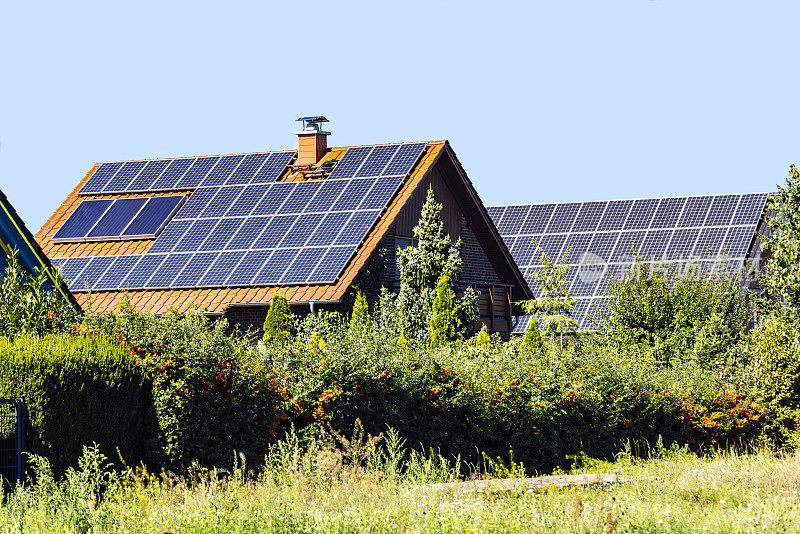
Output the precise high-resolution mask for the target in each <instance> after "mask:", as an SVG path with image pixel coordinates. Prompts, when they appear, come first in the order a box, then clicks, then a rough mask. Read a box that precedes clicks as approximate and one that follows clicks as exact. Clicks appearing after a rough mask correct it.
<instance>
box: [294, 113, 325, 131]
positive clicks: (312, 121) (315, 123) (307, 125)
mask: <svg viewBox="0 0 800 534" xmlns="http://www.w3.org/2000/svg"><path fill="white" fill-rule="evenodd" d="M297 121H298V122H299V121H303V130H319V125H320V124H321V123H323V122H329V121H328V119H326V118H325V117H323V116H322V115H314V116H310V117H300V118H299V119H297Z"/></svg>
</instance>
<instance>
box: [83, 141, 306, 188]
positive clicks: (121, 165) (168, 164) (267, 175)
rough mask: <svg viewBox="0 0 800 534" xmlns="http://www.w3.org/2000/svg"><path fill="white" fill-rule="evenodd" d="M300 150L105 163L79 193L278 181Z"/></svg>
mask: <svg viewBox="0 0 800 534" xmlns="http://www.w3.org/2000/svg"><path fill="white" fill-rule="evenodd" d="M296 155H297V152H296V151H283V152H264V153H259V154H248V155H243V154H239V155H232V156H222V157H218V156H209V157H201V158H180V159H157V160H148V161H125V162H114V163H103V164H101V165H100V167H99V168H98V169H97V170H96V171H95V172H94V174H92V176H90V177H89V180H87V181H86V183H85V184H84V186H83V187H82V188H81V190H80V191H79V192H78V194H79V195H90V194H102V193H135V192H148V191H174V190H176V189H194V188H195V187H201V186H212V185H225V184H239V185H246V184H259V183H269V182H274V181H276V180H277V179H278V178H279V177H280V175H281V174H282V173H283V171H284V170H285V169H286V166H287V165H289V164H290V163H291V162H292V160H293V159H294V158H295V156H296Z"/></svg>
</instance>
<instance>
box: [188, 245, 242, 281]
mask: <svg viewBox="0 0 800 534" xmlns="http://www.w3.org/2000/svg"><path fill="white" fill-rule="evenodd" d="M242 256H243V255H242V254H235V253H230V252H222V253H221V254H220V255H219V256H217V259H216V260H214V263H212V264H211V267H209V268H208V270H206V273H205V274H204V275H203V277H202V278H201V279H200V283H199V284H198V286H200V287H218V286H222V285H225V279H226V278H228V276H229V275H230V274H231V271H233V270H234V269H235V268H236V265H237V264H238V263H239V262H240V261H241V260H242Z"/></svg>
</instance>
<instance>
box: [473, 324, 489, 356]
mask: <svg viewBox="0 0 800 534" xmlns="http://www.w3.org/2000/svg"><path fill="white" fill-rule="evenodd" d="M475 346H477V347H479V348H482V349H484V350H489V349H491V348H492V336H490V335H489V331H488V330H487V329H486V324H484V325H483V326H481V331H480V332H478V335H477V336H475Z"/></svg>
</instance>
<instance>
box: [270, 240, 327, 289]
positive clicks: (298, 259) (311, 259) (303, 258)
mask: <svg viewBox="0 0 800 534" xmlns="http://www.w3.org/2000/svg"><path fill="white" fill-rule="evenodd" d="M326 250H327V248H325V247H314V248H304V249H302V250H300V251H299V252H298V253H297V255H296V256H295V258H294V260H293V261H292V263H291V265H289V268H288V269H287V270H286V272H284V273H283V276H282V277H281V279H280V280H279V281H278V282H279V283H281V284H304V283H305V282H306V281H307V280H308V277H309V276H311V273H312V272H314V268H315V267H316V266H317V263H319V261H320V260H321V259H322V257H323V256H324V255H325V251H326Z"/></svg>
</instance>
